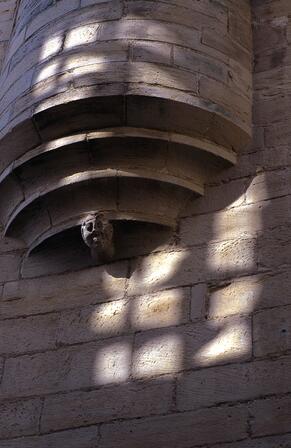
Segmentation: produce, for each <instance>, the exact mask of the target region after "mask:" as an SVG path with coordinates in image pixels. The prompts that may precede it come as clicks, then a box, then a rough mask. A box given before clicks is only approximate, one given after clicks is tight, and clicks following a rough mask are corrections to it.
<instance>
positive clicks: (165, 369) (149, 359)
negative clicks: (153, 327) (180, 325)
mask: <svg viewBox="0 0 291 448" xmlns="http://www.w3.org/2000/svg"><path fill="white" fill-rule="evenodd" d="M146 338H147V340H145V339H146ZM137 345H138V346H137V347H136V349H135V352H134V358H133V376H134V377H135V378H147V377H150V376H153V375H161V374H165V373H173V372H177V371H179V370H181V367H182V360H183V341H182V339H181V337H180V336H179V335H176V334H171V333H167V334H164V335H162V336H156V337H153V336H152V335H151V337H148V336H147V335H146V334H145V335H143V337H142V340H141V341H140V343H138V344H137Z"/></svg>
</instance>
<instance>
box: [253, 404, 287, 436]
mask: <svg viewBox="0 0 291 448" xmlns="http://www.w3.org/2000/svg"><path fill="white" fill-rule="evenodd" d="M250 412H251V415H252V419H251V432H252V435H253V436H255V437H259V436H260V437H262V436H266V435H275V434H284V433H287V432H288V433H289V432H290V419H291V398H290V396H288V397H283V398H269V399H262V400H258V401H255V402H254V403H253V404H252V405H251V406H250Z"/></svg>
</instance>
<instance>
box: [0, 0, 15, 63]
mask: <svg viewBox="0 0 291 448" xmlns="http://www.w3.org/2000/svg"><path fill="white" fill-rule="evenodd" d="M15 7H16V0H1V1H0V72H1V68H2V64H3V62H4V57H5V52H6V49H7V46H8V43H9V39H10V35H11V32H12V26H13V18H14V12H15Z"/></svg>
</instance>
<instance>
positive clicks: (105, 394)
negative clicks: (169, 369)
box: [41, 377, 173, 432]
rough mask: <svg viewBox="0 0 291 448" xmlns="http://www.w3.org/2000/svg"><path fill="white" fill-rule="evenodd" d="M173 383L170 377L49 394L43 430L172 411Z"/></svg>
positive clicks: (43, 415) (47, 430) (43, 414)
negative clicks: (82, 390) (89, 389)
mask: <svg viewBox="0 0 291 448" xmlns="http://www.w3.org/2000/svg"><path fill="white" fill-rule="evenodd" d="M172 394H173V382H172V381H171V380H170V379H168V378H167V377H165V378H162V379H160V380H156V381H151V382H146V383H128V384H124V385H118V386H114V387H106V388H101V389H98V390H92V391H87V392H86V391H84V392H76V393H75V392H73V393H68V394H65V395H63V394H62V395H56V396H51V397H47V398H46V399H45V402H44V408H43V413H42V419H41V430H42V431H43V432H49V431H56V430H61V429H65V428H74V427H79V426H82V425H92V424H96V423H99V422H107V421H108V422H109V421H111V420H116V419H125V418H126V419H129V418H138V417H145V416H149V415H153V414H163V413H166V412H168V411H169V409H170V406H171V402H172Z"/></svg>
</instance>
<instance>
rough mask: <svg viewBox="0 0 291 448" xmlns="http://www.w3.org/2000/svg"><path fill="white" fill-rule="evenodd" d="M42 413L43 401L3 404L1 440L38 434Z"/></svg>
mask: <svg viewBox="0 0 291 448" xmlns="http://www.w3.org/2000/svg"><path fill="white" fill-rule="evenodd" d="M40 412H41V400H27V401H17V402H13V403H12V402H11V403H10V402H7V403H3V404H1V405H0V420H1V428H0V438H1V439H6V438H7V439H8V438H12V437H13V438H14V437H20V436H28V435H33V434H37V433H38V426H39V418H40ZM0 445H1V442H0Z"/></svg>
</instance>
